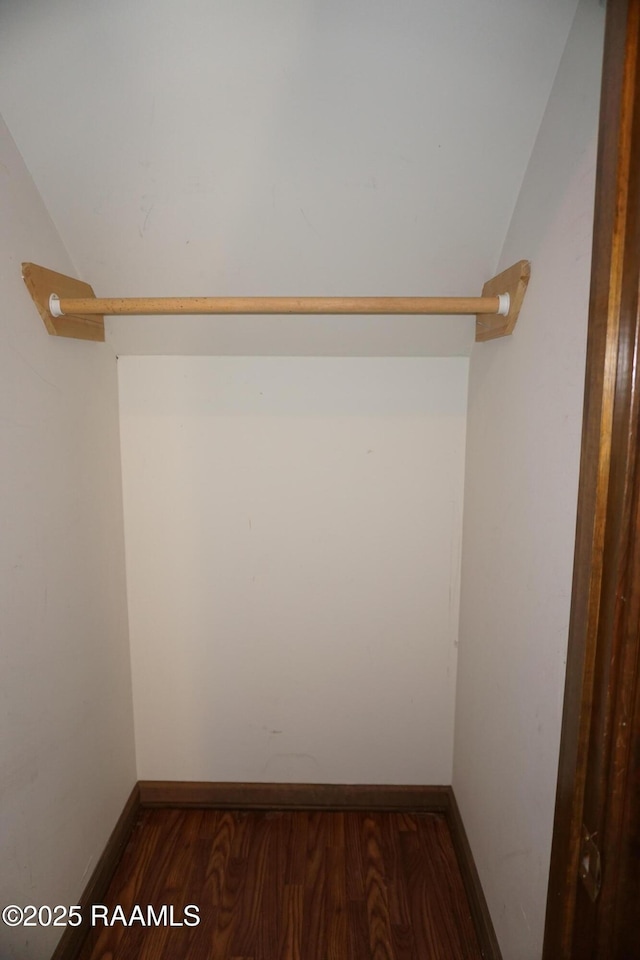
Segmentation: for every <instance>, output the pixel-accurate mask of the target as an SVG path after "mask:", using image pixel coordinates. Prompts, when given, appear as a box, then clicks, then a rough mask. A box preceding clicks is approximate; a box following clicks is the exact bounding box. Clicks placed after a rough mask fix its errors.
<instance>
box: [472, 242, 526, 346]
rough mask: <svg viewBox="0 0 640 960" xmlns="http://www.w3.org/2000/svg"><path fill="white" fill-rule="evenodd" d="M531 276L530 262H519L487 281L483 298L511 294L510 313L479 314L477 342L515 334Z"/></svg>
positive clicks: (483, 289)
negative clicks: (502, 314)
mask: <svg viewBox="0 0 640 960" xmlns="http://www.w3.org/2000/svg"><path fill="white" fill-rule="evenodd" d="M530 276H531V264H530V263H529V261H528V260H518V262H517V263H514V264H513V265H512V266H510V267H508V268H507V269H506V270H503V271H502V273H499V274H498V275H497V277H493V278H492V279H491V280H487V282H486V283H485V285H484V287H483V288H482V296H483V297H494V296H496V295H497V294H500V293H508V294H509V312H508V314H507V315H506V317H502V316H500V315H499V314H491V315H487V314H478V315H477V316H476V342H481V341H483V340H495V339H496V338H497V337H508V336H509V335H510V334H512V333H513V330H514V327H515V325H516V322H517V320H518V315H519V313H520V308H521V307H522V301H523V300H524V295H525V293H526V292H527V284H528V283H529V277H530Z"/></svg>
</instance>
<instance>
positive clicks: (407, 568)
mask: <svg viewBox="0 0 640 960" xmlns="http://www.w3.org/2000/svg"><path fill="white" fill-rule="evenodd" d="M265 323H268V320H265ZM118 371H119V381H120V403H121V430H122V456H123V477H124V502H125V530H126V545H127V576H128V592H129V609H130V625H131V649H132V664H133V683H134V704H135V721H136V743H137V754H138V773H139V776H140V777H141V778H142V779H178V780H181V779H183V780H232V781H285V782H290V781H292V782H296V781H302V782H304V781H310V782H320V783H332V782H334V783H335V782H338V783H431V784H436V783H450V779H451V764H452V750H453V712H454V690H455V670H456V641H457V627H458V595H459V565H460V535H461V504H462V484H463V470H464V434H465V419H466V416H465V411H466V387H467V373H468V361H467V359H466V358H448V359H433V358H431V359H428V358H399V359H398V358H396V359H393V358H385V359H382V358H381V359H374V358H322V357H303V358H300V357H297V358H296V357H288V358H277V357H269V358H259V357H254V358H241V357H208V358H206V357H124V358H121V359H120V360H119V362H118Z"/></svg>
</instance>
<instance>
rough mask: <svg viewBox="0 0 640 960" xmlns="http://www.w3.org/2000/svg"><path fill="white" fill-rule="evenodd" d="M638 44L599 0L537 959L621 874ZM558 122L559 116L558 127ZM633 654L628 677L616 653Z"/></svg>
mask: <svg viewBox="0 0 640 960" xmlns="http://www.w3.org/2000/svg"><path fill="white" fill-rule="evenodd" d="M639 53H640V0H608V5H607V16H606V28H605V43H604V61H603V76H602V95H601V105H600V127H599V142H598V166H597V174H596V204H595V220H594V239H593V257H592V273H591V294H590V303H589V324H588V341H587V363H586V383H585V401H584V421H583V432H582V453H581V462H580V483H579V493H578V517H577V528H576V547H575V558H574V574H573V593H572V601H571V620H570V627H569V646H568V654H567V674H566V683H565V696H564V713H563V720H562V736H561V746H560V761H559V769H558V786H557V793H556V809H555V822H554V830H553V844H552V852H551V865H550V872H549V889H548V897H547V916H546V925H545V938H544V953H543V958H544V960H584V958H585V957H586V956H597V957H605V956H606V957H609V956H610V955H613V954H611V953H610V951H611V950H612V946H611V943H612V941H611V940H610V939H609V940H607V937H611V936H612V930H613V921H612V917H613V915H614V913H615V903H616V895H617V892H618V891H619V887H618V884H619V883H621V882H622V881H621V877H620V876H619V875H618V870H617V868H616V866H615V864H616V852H619V851H620V850H621V843H622V840H623V832H622V822H623V819H622V812H623V809H624V803H625V796H626V793H627V770H628V758H629V736H630V728H631V727H632V726H633V724H632V723H630V722H628V717H629V708H628V696H629V684H630V682H632V683H633V685H634V686H637V663H638V654H639V653H640V622H638V623H636V622H635V620H637V619H638V617H637V613H634V614H633V617H634V623H630V622H629V609H630V605H629V603H628V601H629V593H630V591H631V592H633V582H632V581H631V582H630V581H629V576H630V573H631V570H632V558H633V553H634V548H635V550H637V549H638V546H640V536H638V535H635V537H634V531H635V525H636V524H635V521H634V510H635V505H636V503H637V497H638V493H639V491H640V476H639V475H638V471H637V455H638V449H637V448H638V442H637V441H638V429H637V422H638V421H637V418H638V392H639V387H640V373H639V371H638V354H637V349H638V334H639V323H638V281H639V278H640V229H639V227H640V209H639V208H640V65H639V64H638V57H639ZM570 122H571V121H570V118H568V130H569V131H570ZM568 135H570V132H569V133H568ZM636 576H637V574H636ZM636 589H639V588H636ZM634 609H635V605H634ZM625 663H626V664H627V667H626V668H625V669H624V670H623V669H622V668H621V664H625ZM634 663H635V665H636V666H635V667H634V668H633V671H632V672H633V677H630V676H629V669H628V668H629V664H634ZM623 681H624V682H623ZM625 698H626V699H627V703H626V706H625V705H624V704H623V699H625ZM621 707H623V709H621ZM594 782H595V783H596V789H595V791H594ZM589 818H591V820H592V822H590V823H589V824H588V826H589V829H590V830H592V831H597V832H598V843H599V844H600V847H601V851H602V854H603V874H602V889H601V894H600V897H599V898H598V900H597V901H596V904H595V905H594V906H593V908H591V911H592V915H593V916H592V917H591V916H590V919H589V921H588V924H587V925H588V926H589V927H590V936H593V938H594V939H593V940H592V941H590V942H591V944H592V945H591V946H589V947H588V948H585V947H584V943H585V942H589V941H585V938H584V929H582V931H581V930H580V928H581V927H582V928H584V917H585V916H586V915H587V914H586V913H585V910H586V909H589V908H585V904H586V903H588V902H589V901H588V900H585V898H586V893H585V892H584V890H583V889H582V886H581V881H579V879H578V869H579V861H580V850H581V844H582V826H583V823H584V822H585V819H589ZM593 821H595V822H593ZM606 931H609V932H608V933H607V932H606ZM579 941H580V942H582V944H583V946H580V945H579ZM596 941H597V944H598V945H596Z"/></svg>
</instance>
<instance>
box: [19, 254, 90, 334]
mask: <svg viewBox="0 0 640 960" xmlns="http://www.w3.org/2000/svg"><path fill="white" fill-rule="evenodd" d="M22 279H23V280H24V283H25V286H26V288H27V290H28V291H29V293H30V294H31V299H32V300H33V302H34V303H35V305H36V308H37V310H38V313H39V314H40V316H41V317H42V322H43V323H44V325H45V327H46V328H47V330H48V331H49V333H50V334H51V335H52V336H54V337H70V338H71V339H73V340H97V341H103V340H104V317H103V316H102V315H101V314H100V312H98V314H97V315H96V311H95V310H92V311H91V314H82V313H73V312H72V311H69V314H70V315H69V316H66V317H54V316H53V315H52V314H51V312H50V311H49V296H50V295H51V294H52V293H55V294H57V295H58V296H59V297H83V298H85V300H86V302H87V303H91V304H93V302H94V300H95V297H94V293H93V289H92V288H91V287H90V286H89V284H88V283H84V282H83V281H82V280H76V279H75V278H74V277H68V276H66V275H65V274H64V273H56V272H55V271H54V270H48V269H47V268H46V267H39V266H38V264H37V263H23V264H22Z"/></svg>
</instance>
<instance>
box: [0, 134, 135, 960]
mask: <svg viewBox="0 0 640 960" xmlns="http://www.w3.org/2000/svg"><path fill="white" fill-rule="evenodd" d="M0 208H1V209H2V217H0V290H1V291H2V307H1V309H0V462H1V464H2V468H1V469H0V649H1V656H2V666H1V671H0V688H1V692H0V805H1V810H2V831H1V835H0V864H1V867H0V904H3V905H4V904H9V903H16V904H21V905H25V904H29V903H31V904H50V905H55V904H58V903H60V904H73V903H76V902H77V899H78V896H79V895H80V893H81V891H82V889H83V888H84V886H85V884H86V882H87V879H88V877H89V875H90V873H91V870H92V869H93V867H94V866H95V863H96V859H97V857H98V856H99V855H100V853H101V852H102V850H103V848H104V845H105V843H106V841H107V838H108V836H109V834H110V832H111V830H112V829H113V827H114V825H115V822H116V820H117V817H118V815H119V813H120V811H121V810H122V807H123V805H124V802H125V800H126V798H127V796H128V794H129V792H130V790H131V788H132V786H133V784H134V782H135V758H134V741H133V722H132V706H131V683H130V673H129V654H128V639H127V611H126V596H125V578H124V550H123V533H122V503H121V481H120V454H119V442H118V419H117V418H118V409H117V393H116V390H117V378H116V368H115V358H114V356H113V353H112V351H111V350H110V349H109V347H108V346H105V345H100V346H99V345H96V344H93V343H81V342H79V341H71V340H57V339H55V338H52V337H50V336H49V335H48V334H47V333H46V331H45V328H44V326H43V324H42V321H41V320H40V317H39V316H38V314H37V312H36V309H35V307H34V306H33V304H32V302H31V299H30V297H29V295H28V294H27V292H26V289H25V287H24V285H23V282H22V279H21V271H20V263H21V261H22V260H34V261H36V262H41V263H43V264H46V265H47V266H49V267H51V268H53V269H57V270H61V271H63V272H66V273H68V272H70V271H72V265H71V262H70V260H69V257H68V256H67V254H66V252H65V250H64V248H63V246H62V243H61V241H60V239H59V237H58V235H57V234H56V231H55V228H54V226H53V224H52V222H51V220H50V219H49V216H48V214H47V212H46V210H45V208H44V206H43V204H42V201H41V199H40V197H39V196H38V193H37V192H36V189H35V187H34V185H33V182H32V181H31V179H30V177H29V175H28V173H27V171H26V169H25V167H24V165H23V163H22V160H21V157H20V155H19V154H18V152H17V150H16V148H15V145H14V144H13V141H12V140H11V138H10V136H9V134H8V131H7V129H6V127H5V126H4V125H3V124H2V123H1V121H0ZM60 932H61V931H60V929H55V930H54V929H53V928H48V929H47V928H38V929H32V930H26V931H25V930H23V929H21V928H16V929H15V930H11V929H10V928H8V927H6V926H4V925H2V926H0V955H2V956H3V957H9V956H10V957H13V958H27V957H28V958H33V957H36V956H37V957H43V956H47V955H48V954H49V953H50V952H51V950H52V948H53V946H54V943H55V941H56V940H57V939H58V937H59V934H60Z"/></svg>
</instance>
